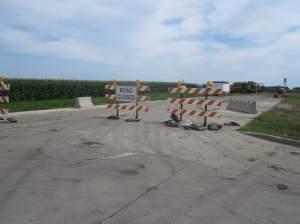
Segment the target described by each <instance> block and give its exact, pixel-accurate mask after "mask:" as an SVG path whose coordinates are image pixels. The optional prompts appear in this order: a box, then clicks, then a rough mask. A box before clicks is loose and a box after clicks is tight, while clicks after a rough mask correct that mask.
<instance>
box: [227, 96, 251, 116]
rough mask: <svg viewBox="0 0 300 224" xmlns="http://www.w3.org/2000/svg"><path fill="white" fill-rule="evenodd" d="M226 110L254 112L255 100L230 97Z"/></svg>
mask: <svg viewBox="0 0 300 224" xmlns="http://www.w3.org/2000/svg"><path fill="white" fill-rule="evenodd" d="M227 110H233V111H237V112H242V113H248V114H256V113H257V110H256V101H254V100H243V99H230V100H229V102H228V105H227Z"/></svg>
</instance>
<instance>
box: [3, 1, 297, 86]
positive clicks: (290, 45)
mask: <svg viewBox="0 0 300 224" xmlns="http://www.w3.org/2000/svg"><path fill="white" fill-rule="evenodd" d="M299 12H300V1H296V0H260V1H258V0H227V1H220V0H72V1H71V0H64V1H62V0H39V1H36V0H26V1H19V0H1V1H0V74H1V75H4V76H6V77H23V78H60V79H93V80H109V79H117V80H135V79H141V80H160V81H176V80H179V79H185V80H187V81H189V82H197V83H203V82H206V81H207V80H228V81H241V80H254V81H258V82H263V83H265V84H266V85H277V84H281V83H282V80H283V78H284V77H287V78H288V84H289V86H300V63H299V58H300V13H299Z"/></svg>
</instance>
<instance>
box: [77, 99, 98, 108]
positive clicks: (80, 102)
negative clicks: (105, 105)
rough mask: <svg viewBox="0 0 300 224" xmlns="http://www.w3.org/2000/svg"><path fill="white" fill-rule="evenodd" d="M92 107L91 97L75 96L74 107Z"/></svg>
mask: <svg viewBox="0 0 300 224" xmlns="http://www.w3.org/2000/svg"><path fill="white" fill-rule="evenodd" d="M91 107H94V104H93V103H92V99H91V97H90V96H89V97H77V98H76V100H75V108H91Z"/></svg>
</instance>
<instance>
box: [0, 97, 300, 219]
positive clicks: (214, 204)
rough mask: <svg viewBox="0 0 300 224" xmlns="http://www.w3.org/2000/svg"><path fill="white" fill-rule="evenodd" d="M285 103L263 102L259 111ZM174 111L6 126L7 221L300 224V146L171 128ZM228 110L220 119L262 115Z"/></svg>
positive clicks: (0, 199)
mask: <svg viewBox="0 0 300 224" xmlns="http://www.w3.org/2000/svg"><path fill="white" fill-rule="evenodd" d="M225 99H226V98H225ZM277 102H278V101H276V100H274V99H271V98H264V97H258V98H257V106H258V111H259V112H261V111H266V110H268V109H270V108H271V107H273V106H274V105H275V104H276V103H277ZM167 109H168V105H167V104H166V103H164V102H152V103H150V112H149V113H143V114H142V115H141V116H142V121H141V122H140V123H126V122H125V121H124V119H125V118H127V117H133V116H134V114H133V113H123V114H124V116H123V117H122V119H121V120H107V119H106V116H107V115H109V114H111V111H109V110H107V109H105V108H96V109H85V110H66V111H64V110H62V111H53V112H48V113H22V114H17V115H16V116H17V118H18V119H19V123H16V124H5V123H1V124H0V179H1V182H0V223H1V224H17V223H18V224H19V223H37V224H40V223H45V224H48V223H49V224H50V223H51V224H53V223H70V224H77V223H78V224H82V223H87V224H100V223H102V224H104V223H105V224H106V223H122V224H125V223H128V224H129V223H135V224H140V223H146V224H148V223H149V224H150V223H151V224H152V223H172V224H173V223H178V224H183V223H202V224H206V223H207V224H212V223H220V224H221V223H222V224H224V223H230V224H235V223H285V224H289V223H290V224H294V223H300V215H299V207H300V178H299V173H300V165H299V164H300V163H299V161H300V150H299V148H294V147H291V146H286V145H281V144H277V143H273V142H268V141H265V140H261V139H256V138H254V137H251V136H247V135H243V134H240V133H239V132H237V131H235V129H236V128H235V127H226V126H224V127H223V129H222V130H220V131H217V132H213V131H204V132H197V131H192V130H188V131H187V130H184V129H181V128H168V127H165V126H163V125H162V124H160V123H159V121H160V120H163V119H164V118H167V117H168V114H167V112H166V110H167ZM220 114H221V118H219V119H217V120H215V121H217V122H220V123H223V122H225V121H232V120H233V121H236V122H239V123H241V124H245V123H246V122H248V121H250V120H251V119H253V117H255V116H256V115H248V114H241V113H237V112H232V111H226V110H222V111H221V112H220ZM210 121H211V120H210ZM278 184H285V185H286V186H287V187H288V189H285V190H279V189H278ZM280 186H281V185H280Z"/></svg>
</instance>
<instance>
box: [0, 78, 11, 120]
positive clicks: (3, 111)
mask: <svg viewBox="0 0 300 224" xmlns="http://www.w3.org/2000/svg"><path fill="white" fill-rule="evenodd" d="M9 89H10V85H8V84H5V83H4V80H3V79H2V78H1V77H0V117H1V118H2V119H4V120H6V121H7V114H8V109H7V108H5V107H2V105H3V104H6V103H9V96H8V92H9Z"/></svg>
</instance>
